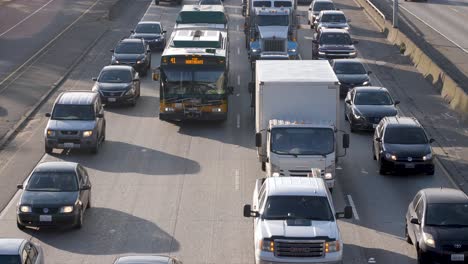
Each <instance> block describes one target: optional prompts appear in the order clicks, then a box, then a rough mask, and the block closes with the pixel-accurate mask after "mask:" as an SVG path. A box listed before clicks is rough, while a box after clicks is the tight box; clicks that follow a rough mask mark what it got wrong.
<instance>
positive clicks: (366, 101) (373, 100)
mask: <svg viewBox="0 0 468 264" xmlns="http://www.w3.org/2000/svg"><path fill="white" fill-rule="evenodd" d="M354 104H355V105H392V104H393V100H392V98H391V97H390V94H389V93H387V92H386V91H379V92H377V91H375V92H374V91H373V92H364V91H358V92H356V96H355V97H354Z"/></svg>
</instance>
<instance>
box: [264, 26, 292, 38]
mask: <svg viewBox="0 0 468 264" xmlns="http://www.w3.org/2000/svg"><path fill="white" fill-rule="evenodd" d="M288 29H289V27H288V26H265V27H260V26H259V27H258V32H259V33H260V37H261V38H265V39H268V38H278V39H286V38H287V37H288Z"/></svg>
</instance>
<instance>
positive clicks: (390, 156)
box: [385, 153, 397, 160]
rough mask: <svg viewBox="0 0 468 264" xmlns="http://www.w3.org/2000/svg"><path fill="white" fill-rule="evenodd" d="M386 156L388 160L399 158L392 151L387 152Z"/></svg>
mask: <svg viewBox="0 0 468 264" xmlns="http://www.w3.org/2000/svg"><path fill="white" fill-rule="evenodd" d="M385 158H386V159H388V160H397V156H396V155H393V154H390V153H385Z"/></svg>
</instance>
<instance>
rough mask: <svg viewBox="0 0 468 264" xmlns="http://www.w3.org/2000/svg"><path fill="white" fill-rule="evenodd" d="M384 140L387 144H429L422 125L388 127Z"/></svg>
mask: <svg viewBox="0 0 468 264" xmlns="http://www.w3.org/2000/svg"><path fill="white" fill-rule="evenodd" d="M384 141H385V143H387V144H427V143H428V140H427V137H426V134H425V133H424V130H423V129H422V128H421V127H387V129H385V135H384Z"/></svg>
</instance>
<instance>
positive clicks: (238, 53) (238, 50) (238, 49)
mask: <svg viewBox="0 0 468 264" xmlns="http://www.w3.org/2000/svg"><path fill="white" fill-rule="evenodd" d="M237 55H240V48H239V47H237Z"/></svg>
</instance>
